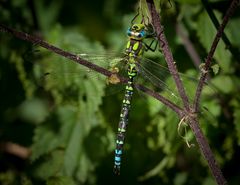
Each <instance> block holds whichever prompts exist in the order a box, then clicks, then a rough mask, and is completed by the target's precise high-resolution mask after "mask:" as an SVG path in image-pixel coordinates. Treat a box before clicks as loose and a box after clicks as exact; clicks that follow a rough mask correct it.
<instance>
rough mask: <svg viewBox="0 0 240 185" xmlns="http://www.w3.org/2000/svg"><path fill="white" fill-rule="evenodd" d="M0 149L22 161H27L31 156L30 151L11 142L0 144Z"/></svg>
mask: <svg viewBox="0 0 240 185" xmlns="http://www.w3.org/2000/svg"><path fill="white" fill-rule="evenodd" d="M0 149H1V150H2V151H4V152H7V153H9V154H12V155H15V156H18V157H20V158H22V159H27V158H28V157H29V156H30V154H31V150H30V149H28V148H26V147H23V146H21V145H18V144H15V143H12V142H6V143H1V144H0Z"/></svg>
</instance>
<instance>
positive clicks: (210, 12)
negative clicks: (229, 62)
mask: <svg viewBox="0 0 240 185" xmlns="http://www.w3.org/2000/svg"><path fill="white" fill-rule="evenodd" d="M229 3H230V2H229ZM202 4H203V6H204V7H205V9H206V11H207V13H208V16H209V17H210V19H211V20H212V22H213V24H214V26H215V28H216V30H217V29H218V28H219V26H220V24H219V22H218V20H217V18H216V16H215V14H214V12H213V10H212V8H211V5H210V4H209V2H208V0H202ZM222 40H223V42H224V43H225V45H226V48H227V49H229V51H230V52H231V53H232V56H233V57H234V58H235V59H236V60H237V61H238V62H240V53H239V51H238V50H237V49H236V48H234V47H233V45H232V44H231V42H230V40H229V39H228V37H227V35H226V34H225V33H224V32H223V33H222Z"/></svg>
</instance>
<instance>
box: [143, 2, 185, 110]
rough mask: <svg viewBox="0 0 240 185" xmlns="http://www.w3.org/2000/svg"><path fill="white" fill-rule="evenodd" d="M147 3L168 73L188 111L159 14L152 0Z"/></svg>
mask: <svg viewBox="0 0 240 185" xmlns="http://www.w3.org/2000/svg"><path fill="white" fill-rule="evenodd" d="M147 5H148V9H149V10H150V12H151V17H152V23H153V26H154V29H155V31H156V33H157V34H158V35H157V38H158V41H159V45H160V47H161V48H162V52H163V55H164V57H165V60H166V62H167V65H168V69H169V71H170V73H171V74H172V76H173V78H174V80H175V83H176V86H177V89H178V92H179V95H180V96H181V98H182V101H183V105H184V108H185V109H186V110H187V111H190V106H189V100H188V97H187V95H186V92H185V90H184V87H183V84H182V81H181V79H180V76H179V74H178V71H177V67H176V65H175V63H174V59H173V55H172V52H171V50H170V48H169V46H168V41H167V39H166V36H165V34H164V32H163V28H162V26H161V24H160V17H159V15H158V13H157V11H156V9H155V6H154V3H153V0H147Z"/></svg>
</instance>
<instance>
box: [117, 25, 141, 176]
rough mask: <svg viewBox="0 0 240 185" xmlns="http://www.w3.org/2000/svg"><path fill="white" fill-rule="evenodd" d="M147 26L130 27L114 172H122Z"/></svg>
mask: <svg viewBox="0 0 240 185" xmlns="http://www.w3.org/2000/svg"><path fill="white" fill-rule="evenodd" d="M144 29H145V27H144V25H142V24H134V25H132V27H131V28H129V29H128V32H127V34H128V36H129V41H128V43H127V46H126V50H125V51H126V61H127V64H128V71H127V72H128V83H127V85H126V87H125V95H124V99H123V102H122V109H121V114H120V121H119V125H118V133H117V140H116V149H115V158H114V173H115V174H117V175H119V174H120V166H121V157H122V154H123V144H124V139H125V134H126V130H127V125H128V115H129V111H130V107H131V100H132V96H133V90H134V87H133V81H134V79H135V77H136V76H137V69H136V63H137V62H138V61H137V59H138V58H139V57H141V56H142V54H143V51H144V45H143V43H142V39H143V38H145V31H144Z"/></svg>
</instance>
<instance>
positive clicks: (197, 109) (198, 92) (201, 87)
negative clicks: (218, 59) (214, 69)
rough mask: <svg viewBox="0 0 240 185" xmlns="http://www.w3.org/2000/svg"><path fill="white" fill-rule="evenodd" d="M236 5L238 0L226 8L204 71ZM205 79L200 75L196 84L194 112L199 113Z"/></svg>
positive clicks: (209, 64) (204, 74)
mask: <svg viewBox="0 0 240 185" xmlns="http://www.w3.org/2000/svg"><path fill="white" fill-rule="evenodd" d="M238 5H239V0H233V1H232V3H231V5H230V6H229V8H228V10H227V12H226V14H225V16H224V18H223V21H222V24H221V25H220V27H219V28H218V31H217V34H216V36H215V38H214V40H213V43H212V46H211V49H210V51H209V53H208V56H207V59H206V60H205V65H204V71H208V70H209V68H210V66H211V62H212V59H213V55H214V52H215V50H216V48H217V45H218V42H219V40H220V38H221V37H222V35H223V30H224V28H225V27H226V25H227V23H228V21H229V18H230V17H231V16H232V15H233V13H234V11H235V10H236V9H237V7H238ZM206 77H207V73H206V72H203V73H202V74H201V77H200V80H199V83H198V86H197V90H196V94H195V99H194V103H193V109H194V110H195V111H196V112H198V111H199V101H200V96H201V93H202V89H203V85H204V84H205V80H206Z"/></svg>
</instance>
